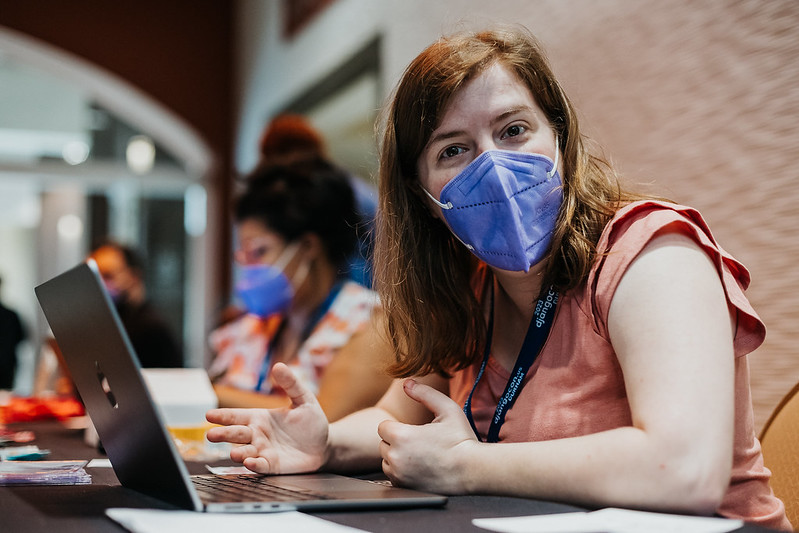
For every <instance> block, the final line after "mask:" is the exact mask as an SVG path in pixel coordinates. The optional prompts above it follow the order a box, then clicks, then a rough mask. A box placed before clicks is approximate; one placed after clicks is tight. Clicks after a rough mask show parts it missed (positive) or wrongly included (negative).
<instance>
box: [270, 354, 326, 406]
mask: <svg viewBox="0 0 799 533" xmlns="http://www.w3.org/2000/svg"><path fill="white" fill-rule="evenodd" d="M272 377H273V378H274V380H275V384H277V386H279V387H280V388H281V389H283V390H284V391H285V392H286V395H287V396H288V397H289V398H291V403H292V405H294V406H295V407H296V406H299V405H303V404H307V403H316V401H317V400H316V396H315V395H314V393H312V392H311V391H309V390H308V389H307V388H306V387H305V386H304V385H303V384H302V383H300V381H299V380H298V379H297V376H295V375H294V372H292V371H291V369H289V367H288V366H287V365H286V364H285V363H275V366H273V367H272Z"/></svg>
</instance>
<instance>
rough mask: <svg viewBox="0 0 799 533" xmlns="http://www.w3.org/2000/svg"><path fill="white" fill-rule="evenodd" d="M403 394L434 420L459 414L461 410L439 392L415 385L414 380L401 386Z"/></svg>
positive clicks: (425, 386) (420, 384) (419, 384)
mask: <svg viewBox="0 0 799 533" xmlns="http://www.w3.org/2000/svg"><path fill="white" fill-rule="evenodd" d="M402 386H403V389H404V390H405V394H407V395H408V397H409V398H410V399H412V400H415V401H417V402H419V403H421V404H422V405H424V406H425V407H427V409H429V410H430V412H432V413H433V416H434V417H435V418H439V417H441V416H445V415H447V414H450V413H455V414H461V413H462V411H461V408H460V406H458V404H457V403H455V402H454V401H452V399H451V398H450V397H449V396H447V395H446V394H444V393H443V392H441V391H438V390H436V389H434V388H433V387H430V386H428V385H424V384H422V383H417V382H416V380H413V379H407V380H405V382H404V383H403V384H402Z"/></svg>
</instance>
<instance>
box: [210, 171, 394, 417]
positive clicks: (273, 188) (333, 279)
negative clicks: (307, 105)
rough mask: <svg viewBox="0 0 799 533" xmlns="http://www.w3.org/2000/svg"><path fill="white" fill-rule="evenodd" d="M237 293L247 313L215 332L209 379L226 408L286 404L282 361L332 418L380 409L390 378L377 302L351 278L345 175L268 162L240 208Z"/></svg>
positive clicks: (350, 205) (349, 196)
mask: <svg viewBox="0 0 799 533" xmlns="http://www.w3.org/2000/svg"><path fill="white" fill-rule="evenodd" d="M234 216H235V225H236V233H237V237H238V243H239V244H238V245H239V248H238V250H237V251H236V254H235V259H236V262H237V265H238V281H237V283H236V293H237V296H238V298H239V300H240V301H241V302H242V304H243V305H244V306H245V307H246V309H247V313H246V314H245V315H244V316H242V317H240V318H238V319H236V320H234V321H232V322H230V323H228V324H225V325H223V326H222V327H220V328H219V329H217V330H215V331H214V332H212V334H211V336H210V339H209V341H210V344H211V347H212V349H213V351H214V352H215V353H216V357H215V359H214V360H213V361H212V363H211V366H210V367H209V374H210V375H211V378H212V380H213V381H214V387H215V390H216V392H217V396H218V398H219V403H220V405H221V406H227V407H278V406H283V405H289V404H290V400H289V398H288V397H287V396H286V395H285V393H284V391H283V390H282V389H280V388H279V387H277V386H275V384H274V383H273V380H272V379H271V368H272V365H274V364H275V363H277V362H283V363H286V364H287V365H288V366H289V367H291V368H292V369H293V370H294V372H295V373H296V375H297V376H298V379H300V380H301V381H302V382H303V384H304V385H305V386H306V387H308V390H310V391H313V393H314V394H315V395H317V397H318V399H319V403H320V404H321V406H322V409H323V411H324V412H325V414H326V416H327V417H328V419H330V420H336V419H338V418H340V417H341V416H343V415H345V414H347V413H350V412H352V411H355V410H357V409H360V408H363V407H367V406H369V405H372V404H374V402H376V401H377V400H378V399H379V398H380V396H382V394H383V393H384V392H385V390H386V388H387V387H388V385H389V383H390V381H391V380H390V378H389V376H388V375H386V374H385V373H384V372H383V367H384V366H385V365H386V364H387V363H388V360H387V357H388V356H389V354H390V353H391V349H390V348H389V347H388V346H387V345H386V343H385V339H384V337H382V336H380V335H378V327H377V325H378V324H380V323H381V322H380V318H379V317H380V313H381V307H380V305H379V300H378V298H377V295H376V294H375V293H374V292H373V291H371V290H370V289H368V288H366V287H364V286H363V285H361V284H359V283H357V282H355V281H353V280H351V279H349V278H348V276H347V274H348V269H347V261H348V258H349V257H350V256H351V255H352V252H353V250H354V249H355V247H356V246H357V235H356V228H355V226H356V224H357V222H358V215H357V213H356V210H355V206H354V199H353V193H352V189H351V188H350V185H349V180H348V177H347V174H346V172H344V171H343V170H341V169H339V168H337V167H335V166H334V165H332V164H331V163H329V162H328V161H326V160H324V159H322V158H319V157H311V158H301V159H299V160H296V161H294V162H292V163H288V164H267V165H261V166H259V167H257V168H256V170H255V171H253V173H251V175H249V176H248V178H247V189H246V191H245V192H244V193H243V194H242V195H241V196H240V197H239V198H238V199H237V201H236V203H235V206H234Z"/></svg>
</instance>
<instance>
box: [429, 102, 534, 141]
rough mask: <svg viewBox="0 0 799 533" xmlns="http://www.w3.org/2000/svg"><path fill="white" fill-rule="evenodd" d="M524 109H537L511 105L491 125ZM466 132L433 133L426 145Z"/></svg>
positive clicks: (532, 110) (492, 120)
mask: <svg viewBox="0 0 799 533" xmlns="http://www.w3.org/2000/svg"><path fill="white" fill-rule="evenodd" d="M524 111H531V112H532V113H533V114H534V115H535V114H536V111H535V109H533V108H532V107H530V106H529V105H520V106H515V107H511V108H510V109H507V110H506V111H503V112H502V113H500V114H499V115H497V116H496V117H494V118H493V119H491V125H492V126H493V125H494V124H496V123H497V122H502V121H503V120H505V119H507V118H508V117H510V116H513V115H516V114H518V113H522V112H524ZM464 134H466V131H465V130H452V131H446V132H443V133H438V134H433V135H431V136H430V139H428V141H427V145H426V146H425V147H428V146H431V145H433V144H434V143H437V142H440V141H445V140H447V139H452V138H453V137H458V136H460V135H464Z"/></svg>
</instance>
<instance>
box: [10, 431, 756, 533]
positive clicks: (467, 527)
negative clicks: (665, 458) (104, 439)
mask: <svg viewBox="0 0 799 533" xmlns="http://www.w3.org/2000/svg"><path fill="white" fill-rule="evenodd" d="M12 427H15V428H19V429H31V430H33V431H34V432H35V434H36V436H37V440H36V441H35V444H37V445H38V446H39V447H40V448H42V449H49V450H50V451H51V455H50V457H49V459H52V460H68V459H92V458H104V457H105V456H104V455H103V454H102V453H100V452H99V451H98V450H96V449H94V448H91V447H89V446H87V445H86V444H85V443H84V441H83V431H82V430H74V429H67V428H65V427H63V426H62V425H61V424H59V423H57V422H37V423H29V424H17V425H15V426H12ZM187 465H188V467H189V471H190V472H191V473H202V472H203V471H204V468H203V465H202V464H199V463H187ZM87 471H88V472H89V474H91V476H92V484H91V485H76V486H14V487H0V531H2V532H6V531H7V532H9V533H12V532H13V533H25V532H45V531H46V532H48V533H49V532H52V533H73V532H74V533H78V532H80V533H92V532H103V533H110V532H113V533H120V532H124V531H125V530H124V529H123V528H122V527H121V526H119V525H117V524H116V523H115V522H113V521H112V520H111V519H109V518H107V517H106V516H105V514H104V512H105V510H106V509H107V508H110V507H127V508H149V509H170V508H172V507H170V506H169V505H167V504H164V503H162V502H160V501H158V500H155V499H152V498H150V497H148V496H145V495H143V494H140V493H138V492H135V491H132V490H129V489H126V488H124V487H122V486H121V485H120V484H119V481H118V480H117V478H116V476H115V475H114V472H113V470H112V469H111V468H87ZM581 510H584V509H581V508H579V507H574V506H571V505H565V504H561V503H556V502H547V501H539V500H529V499H524V498H507V497H495V496H455V497H451V498H450V499H449V502H448V503H447V505H446V506H445V507H443V508H440V509H407V510H396V511H358V512H352V511H346V512H327V513H312V514H314V516H318V517H320V518H324V519H325V520H330V521H332V522H337V523H339V524H344V525H348V526H352V527H356V528H359V529H363V530H365V531H371V532H374V533H380V532H392V533H394V532H400V533H402V532H408V533H426V532H431V533H449V532H455V531H457V532H461V531H474V532H482V533H486V530H484V529H480V528H477V527H475V526H473V525H472V519H473V518H488V517H501V516H526V515H535V514H551V513H561V512H570V511H581ZM737 531H738V532H741V533H757V532H765V531H770V530H768V529H765V528H761V527H757V526H753V525H746V526H745V527H743V528H741V529H739V530H737Z"/></svg>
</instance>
